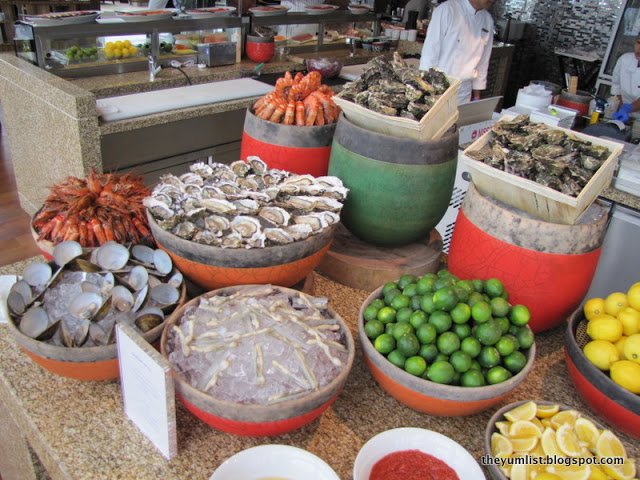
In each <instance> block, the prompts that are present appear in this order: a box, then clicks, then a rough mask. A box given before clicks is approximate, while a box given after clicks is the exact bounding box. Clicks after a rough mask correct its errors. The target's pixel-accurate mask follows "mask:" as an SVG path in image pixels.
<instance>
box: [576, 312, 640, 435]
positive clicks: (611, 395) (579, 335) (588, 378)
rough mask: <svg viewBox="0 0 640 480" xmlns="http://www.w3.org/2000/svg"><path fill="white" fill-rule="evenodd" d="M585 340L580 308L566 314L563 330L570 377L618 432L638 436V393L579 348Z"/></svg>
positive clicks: (585, 397) (587, 401) (587, 400)
mask: <svg viewBox="0 0 640 480" xmlns="http://www.w3.org/2000/svg"><path fill="white" fill-rule="evenodd" d="M588 342H589V337H588V335H587V320H586V319H585V318H584V314H583V313H582V307H579V308H578V309H576V311H575V312H573V314H572V315H571V316H570V317H569V321H568V322H567V329H566V331H565V349H564V356H565V362H566V364H567V370H568V371H569V376H570V377H571V380H572V381H573V384H574V386H575V387H576V390H577V391H578V393H579V394H580V396H581V397H582V399H583V400H584V401H585V402H586V403H587V405H589V407H590V408H591V409H592V410H593V411H594V412H595V413H597V414H598V415H599V416H601V417H602V418H604V419H605V420H606V421H607V422H609V423H610V424H612V425H614V426H615V427H616V428H617V429H619V430H620V431H622V432H625V433H626V434H628V435H630V436H631V437H634V438H640V395H636V394H634V393H631V392H630V391H629V390H626V389H624V388H622V387H621V386H620V385H618V384H617V383H615V382H614V381H613V380H611V378H610V377H609V375H607V373H605V372H603V371H601V370H599V369H598V368H596V366H595V365H593V364H592V363H591V362H590V361H589V359H587V357H586V356H585V355H584V353H583V351H582V349H583V348H584V346H585V345H586V344H587V343H588Z"/></svg>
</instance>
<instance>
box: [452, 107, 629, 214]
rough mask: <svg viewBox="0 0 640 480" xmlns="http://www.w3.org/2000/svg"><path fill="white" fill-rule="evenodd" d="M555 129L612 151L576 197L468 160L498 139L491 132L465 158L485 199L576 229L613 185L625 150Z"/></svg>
mask: <svg viewBox="0 0 640 480" xmlns="http://www.w3.org/2000/svg"><path fill="white" fill-rule="evenodd" d="M513 118H515V116H514V115H504V116H503V117H501V118H500V120H498V121H502V120H512V119H513ZM534 123H535V122H534ZM552 129H553V130H560V131H562V132H564V133H566V134H568V135H572V136H573V137H575V138H578V139H579V140H583V141H588V142H591V143H592V144H593V145H598V146H603V147H606V148H608V149H609V150H610V151H611V154H610V155H609V157H607V159H606V160H605V161H604V162H603V163H602V165H601V166H600V168H599V169H598V170H597V171H596V172H595V174H594V175H593V176H592V177H591V179H590V180H589V181H588V182H587V184H586V185H585V186H584V188H583V189H582V190H581V191H580V193H579V194H578V196H577V197H572V196H571V195H567V194H565V193H561V192H559V191H557V190H554V189H553V188H551V187H547V186H544V185H541V184H539V183H536V182H535V181H533V180H529V179H526V178H522V177H519V176H517V175H514V174H512V173H507V172H504V171H502V170H499V169H497V168H494V167H492V166H490V165H487V164H485V163H483V162H482V161H480V160H476V159H474V158H472V157H471V156H469V153H470V152H477V151H479V150H481V149H482V147H484V146H485V145H486V144H487V143H489V141H490V140H491V139H492V138H494V137H495V133H493V131H491V130H489V131H488V132H487V133H485V134H484V135H483V136H481V137H480V138H479V139H478V140H476V141H475V142H474V143H472V144H471V145H469V147H467V148H466V149H465V150H464V152H462V158H463V160H464V162H465V164H466V165H467V166H468V169H469V173H471V179H472V181H473V184H474V185H475V186H476V188H477V189H478V190H479V191H480V192H481V193H482V194H483V195H488V196H490V197H492V198H494V199H496V200H499V201H501V202H504V203H506V204H507V205H510V206H512V207H515V208H518V209H520V210H522V211H524V212H527V213H530V214H531V215H534V216H536V217H538V218H540V219H542V220H545V221H547V222H551V223H561V224H565V225H573V224H575V223H576V222H577V220H578V218H579V217H580V215H582V213H583V212H584V211H585V210H586V209H587V208H589V206H590V205H591V204H592V203H593V202H594V201H595V200H596V198H597V197H598V195H600V193H601V192H602V190H604V189H605V188H607V187H608V186H609V184H610V183H611V179H612V178H613V172H614V171H615V168H616V165H617V159H618V156H619V155H620V153H621V152H622V148H623V146H622V145H621V144H619V143H615V142H611V141H608V140H604V139H601V138H598V137H592V136H590V135H585V134H583V133H580V132H576V131H573V130H568V129H566V128H560V127H552Z"/></svg>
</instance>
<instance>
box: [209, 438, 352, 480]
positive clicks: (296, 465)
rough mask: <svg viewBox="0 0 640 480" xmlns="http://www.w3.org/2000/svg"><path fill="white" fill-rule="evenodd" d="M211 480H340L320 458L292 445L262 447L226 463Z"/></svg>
mask: <svg viewBox="0 0 640 480" xmlns="http://www.w3.org/2000/svg"><path fill="white" fill-rule="evenodd" d="M209 480H340V477H338V475H337V474H336V472H334V471H333V469H332V468H331V467H330V466H329V465H328V464H327V463H326V462H325V461H324V460H322V459H321V458H320V457H317V456H316V455H314V454H313V453H311V452H307V451H306V450H303V449H301V448H297V447H291V446H289V445H260V446H258V447H252V448H248V449H246V450H242V451H241V452H238V453H236V454H235V455H233V456H232V457H229V458H228V459H227V460H225V461H224V462H223V463H222V464H221V465H220V466H219V467H218V468H217V469H216V471H215V472H213V475H212V476H211V478H209Z"/></svg>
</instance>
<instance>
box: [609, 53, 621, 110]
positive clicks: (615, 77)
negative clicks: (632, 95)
mask: <svg viewBox="0 0 640 480" xmlns="http://www.w3.org/2000/svg"><path fill="white" fill-rule="evenodd" d="M621 70H622V57H620V58H618V61H617V62H616V65H615V67H613V74H612V75H611V95H616V96H617V97H618V100H619V102H620V104H622V87H621V85H620V72H621Z"/></svg>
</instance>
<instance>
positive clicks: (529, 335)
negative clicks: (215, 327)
mask: <svg viewBox="0 0 640 480" xmlns="http://www.w3.org/2000/svg"><path fill="white" fill-rule="evenodd" d="M516 338H517V339H518V343H519V344H520V348H521V349H523V350H526V349H527V348H530V347H531V345H533V340H534V337H533V332H532V331H531V329H530V328H529V325H525V326H524V327H520V328H519V330H518V332H517V333H516Z"/></svg>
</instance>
